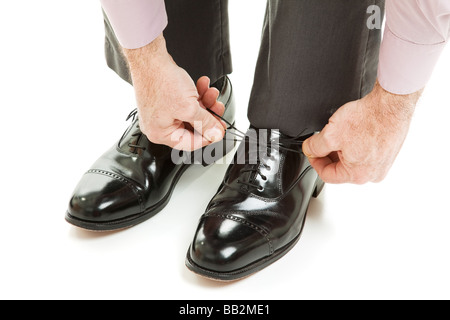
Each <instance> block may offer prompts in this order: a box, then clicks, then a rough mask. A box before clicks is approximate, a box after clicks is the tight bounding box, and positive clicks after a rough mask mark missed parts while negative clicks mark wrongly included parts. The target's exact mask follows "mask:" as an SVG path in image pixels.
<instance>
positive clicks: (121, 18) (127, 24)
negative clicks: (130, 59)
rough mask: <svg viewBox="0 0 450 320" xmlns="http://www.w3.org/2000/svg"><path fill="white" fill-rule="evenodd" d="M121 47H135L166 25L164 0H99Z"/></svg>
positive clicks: (155, 34)
mask: <svg viewBox="0 0 450 320" xmlns="http://www.w3.org/2000/svg"><path fill="white" fill-rule="evenodd" d="M100 2H101V4H102V7H103V10H104V11H105V13H106V15H107V16H108V19H109V21H110V22H111V25H112V27H113V29H114V32H115V33H116V36H117V39H118V40H119V42H120V44H121V45H122V47H124V48H127V49H137V48H141V47H144V46H146V45H147V44H149V43H150V42H152V41H153V40H155V39H156V38H157V37H158V36H159V35H160V34H161V33H162V32H163V30H164V29H165V28H166V26H167V13H166V7H165V4H164V0H100Z"/></svg>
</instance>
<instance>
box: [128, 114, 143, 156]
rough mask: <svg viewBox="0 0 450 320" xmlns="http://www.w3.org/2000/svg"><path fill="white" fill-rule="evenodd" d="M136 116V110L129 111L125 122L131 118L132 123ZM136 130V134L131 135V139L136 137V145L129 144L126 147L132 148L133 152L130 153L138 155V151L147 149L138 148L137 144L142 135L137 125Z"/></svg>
mask: <svg viewBox="0 0 450 320" xmlns="http://www.w3.org/2000/svg"><path fill="white" fill-rule="evenodd" d="M137 114H138V110H137V109H134V110H133V111H131V113H130V114H129V115H128V117H127V119H126V120H125V121H128V120H130V119H131V118H133V120H132V122H134V120H136V116H137ZM136 128H138V132H136V133H135V134H132V135H131V136H132V137H136V143H129V144H128V147H130V148H134V150H133V151H132V152H133V153H138V150H139V149H140V150H142V151H145V150H146V149H147V148H145V147H143V146H140V145H139V142H140V141H141V138H142V136H143V133H142V131H141V129H140V128H139V124H138V125H137V127H136Z"/></svg>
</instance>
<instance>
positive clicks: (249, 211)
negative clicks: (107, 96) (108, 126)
mask: <svg viewBox="0 0 450 320" xmlns="http://www.w3.org/2000/svg"><path fill="white" fill-rule="evenodd" d="M219 101H222V102H223V103H224V104H225V107H226V111H225V114H224V117H223V118H224V120H226V122H228V123H230V124H233V123H234V114H235V103H234V99H233V93H232V87H231V83H230V81H229V80H228V78H226V79H225V81H224V82H223V86H222V90H221V94H220V97H219ZM129 118H133V122H132V124H131V126H130V127H129V128H128V130H127V131H126V132H125V133H124V135H123V136H122V138H121V139H120V140H119V142H118V143H117V144H116V145H114V146H113V147H112V148H111V149H110V150H109V151H107V152H106V153H105V154H104V155H103V156H102V157H100V159H99V160H97V162H96V163H95V164H94V165H93V166H92V168H91V169H90V170H89V171H88V172H87V173H86V174H85V175H84V176H83V178H82V179H81V181H80V182H79V184H78V186H77V187H76V189H75V191H74V194H73V196H72V198H71V200H70V204H69V208H68V211H67V213H66V220H67V221H68V222H69V223H71V224H73V225H75V226H78V227H81V228H84V229H88V230H94V231H109V230H117V229H122V228H128V227H131V226H134V225H136V224H138V223H141V222H143V221H145V220H147V219H149V218H150V217H152V216H154V215H155V214H156V213H158V212H159V211H161V210H162V209H163V208H164V207H165V205H166V204H167V203H168V201H169V199H170V196H171V194H172V192H173V190H174V188H175V185H176V183H177V182H178V180H179V178H180V177H181V175H182V174H183V173H184V172H185V171H186V169H187V168H188V167H189V166H190V165H192V160H193V159H194V160H195V158H196V156H195V155H196V154H197V155H198V154H199V153H198V152H193V153H188V154H186V153H185V154H184V158H183V157H180V156H179V154H180V152H179V151H177V150H173V149H171V148H169V147H167V146H162V145H157V144H153V143H152V142H150V141H149V140H148V139H147V138H146V136H145V135H143V134H142V132H141V131H140V130H139V121H138V119H137V115H136V112H133V113H132V114H131V115H130V117H129ZM234 136H235V135H233V131H232V130H231V129H230V130H228V131H227V133H226V137H225V139H224V140H223V141H221V142H218V143H217V144H216V145H215V148H214V150H216V152H212V153H211V151H210V150H211V148H210V150H209V151H208V159H209V160H210V161H211V160H212V161H214V160H218V159H220V158H221V157H222V156H223V155H224V154H225V153H228V152H230V151H231V150H232V149H233V148H234V144H233V143H229V141H230V140H233V139H234ZM302 140H303V139H302V138H299V139H294V138H290V137H287V136H284V135H283V134H280V133H279V132H278V131H276V130H261V129H256V128H251V129H250V130H249V132H248V133H247V135H246V138H245V141H243V142H242V143H241V145H240V147H239V148H238V151H237V153H236V156H235V159H234V163H233V164H231V165H230V167H229V169H228V171H227V173H226V175H225V178H224V180H223V182H222V185H221V186H220V188H219V190H218V192H217V194H216V195H215V196H214V197H213V199H212V200H211V202H210V203H209V205H208V207H207V209H206V213H205V214H204V215H203V216H202V217H201V219H200V223H199V226H198V229H197V231H196V233H195V236H194V240H193V242H192V244H191V246H190V248H189V250H188V253H187V258H186V266H187V267H188V268H189V269H190V270H192V271H193V272H195V273H197V274H200V275H202V276H205V277H208V278H212V279H215V280H222V281H231V280H236V279H240V278H242V277H245V276H248V275H250V274H253V273H254V272H257V271H259V270H261V269H262V268H264V267H266V266H268V265H269V264H271V263H273V262H274V261H276V260H278V259H279V258H281V257H282V256H283V255H284V254H285V253H287V252H288V251H289V250H290V249H291V248H292V247H293V246H294V245H295V244H296V242H297V241H298V240H299V238H300V235H301V231H302V229H303V226H304V222H305V217H306V211H307V209H308V205H309V202H310V200H311V197H316V196H318V194H319V193H320V191H321V190H322V188H323V185H324V184H323V182H322V181H321V180H320V178H319V177H318V175H317V173H316V172H315V171H314V170H313V169H312V167H311V165H310V164H309V162H308V160H307V158H306V157H305V156H304V155H303V153H302V151H301V143H302ZM203 151H204V152H206V150H203ZM177 155H178V156H177ZM200 155H202V154H201V153H200ZM183 159H184V161H181V160H183ZM202 159H203V158H202ZM186 160H187V161H186ZM203 160H204V159H203ZM201 163H202V164H203V165H206V164H210V163H204V161H201Z"/></svg>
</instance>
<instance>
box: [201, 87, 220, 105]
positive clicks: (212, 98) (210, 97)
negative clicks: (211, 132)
mask: <svg viewBox="0 0 450 320" xmlns="http://www.w3.org/2000/svg"><path fill="white" fill-rule="evenodd" d="M219 95H220V91H219V90H217V89H216V88H209V89H208V90H207V91H206V92H205V93H204V94H203V96H202V97H201V99H200V101H201V102H202V104H203V106H204V107H205V108H211V107H212V106H213V105H214V104H215V103H216V102H217V99H218V98H219Z"/></svg>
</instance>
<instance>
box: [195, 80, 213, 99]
mask: <svg viewBox="0 0 450 320" xmlns="http://www.w3.org/2000/svg"><path fill="white" fill-rule="evenodd" d="M210 84H211V80H210V79H209V78H208V77H206V76H204V77H201V78H200V79H198V81H197V91H198V94H199V96H200V99H201V98H202V97H203V95H204V94H205V93H206V92H207V91H208V89H209V85H210Z"/></svg>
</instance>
